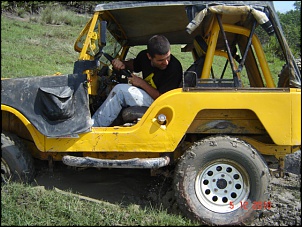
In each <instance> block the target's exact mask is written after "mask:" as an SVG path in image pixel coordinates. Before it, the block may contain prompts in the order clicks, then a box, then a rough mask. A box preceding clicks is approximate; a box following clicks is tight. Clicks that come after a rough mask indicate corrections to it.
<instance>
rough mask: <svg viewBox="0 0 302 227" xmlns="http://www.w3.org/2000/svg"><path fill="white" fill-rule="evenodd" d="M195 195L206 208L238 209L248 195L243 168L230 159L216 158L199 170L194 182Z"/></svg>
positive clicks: (246, 177)
mask: <svg viewBox="0 0 302 227" xmlns="http://www.w3.org/2000/svg"><path fill="white" fill-rule="evenodd" d="M195 189H196V195H197V197H198V199H199V200H200V202H201V203H202V204H203V205H204V206H205V207H206V208H208V209H210V210H212V211H214V212H219V213H227V212H230V211H234V210H235V209H238V208H239V207H240V205H241V204H242V202H244V201H246V199H247V197H248V195H249V177H248V174H247V173H246V171H245V169H244V168H243V167H242V166H240V165H238V163H235V162H233V161H230V160H216V161H215V162H214V163H213V162H212V163H210V164H209V165H208V166H206V167H205V168H204V169H203V170H201V171H200V172H199V173H198V175H197V178H196V182H195Z"/></svg>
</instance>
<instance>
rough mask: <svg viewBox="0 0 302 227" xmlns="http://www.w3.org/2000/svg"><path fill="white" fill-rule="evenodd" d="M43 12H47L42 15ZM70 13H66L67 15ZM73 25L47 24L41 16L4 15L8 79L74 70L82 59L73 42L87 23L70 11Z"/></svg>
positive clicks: (3, 57) (4, 74)
mask: <svg viewBox="0 0 302 227" xmlns="http://www.w3.org/2000/svg"><path fill="white" fill-rule="evenodd" d="M42 15H43V14H42ZM65 15H66V14H65ZM66 17H68V18H76V17H78V19H77V20H75V19H73V20H74V22H73V23H71V22H70V20H67V19H66V21H67V22H66V23H68V24H71V25H66V24H64V25H57V22H54V21H53V22H54V23H55V24H45V22H44V21H42V20H41V21H40V22H39V21H38V22H36V21H37V19H31V20H30V19H28V18H27V19H21V18H19V19H11V18H8V17H6V16H4V15H3V14H1V35H2V36H1V76H2V77H7V78H16V77H27V76H40V75H52V74H55V73H57V72H61V73H63V74H68V73H72V72H73V64H74V62H75V61H76V60H77V58H78V53H77V52H75V51H74V49H73V45H74V42H75V40H76V38H77V36H78V34H79V33H80V32H81V30H82V29H83V27H84V26H85V24H86V22H87V18H86V19H85V18H84V17H83V16H78V15H75V14H74V13H73V14H70V13H69V14H68V16H66Z"/></svg>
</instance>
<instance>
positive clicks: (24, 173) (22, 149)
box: [1, 132, 35, 183]
mask: <svg viewBox="0 0 302 227" xmlns="http://www.w3.org/2000/svg"><path fill="white" fill-rule="evenodd" d="M34 173H35V171H34V164H33V158H32V156H31V154H30V153H29V151H28V150H27V149H26V146H25V144H23V143H22V140H21V139H20V138H19V137H18V136H16V135H14V134H12V133H8V132H2V133H1V182H4V183H7V182H9V181H15V182H23V183H30V182H32V180H33V178H34Z"/></svg>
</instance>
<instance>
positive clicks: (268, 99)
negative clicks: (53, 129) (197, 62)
mask: <svg viewBox="0 0 302 227" xmlns="http://www.w3.org/2000/svg"><path fill="white" fill-rule="evenodd" d="M300 98H301V92H300V91H298V90H297V89H291V92H289V91H284V90H282V89H280V91H278V92H261V91H260V90H259V89H258V90H251V91H248V90H244V91H242V90H241V91H240V92H239V91H235V90H225V91H215V92H211V91H198V92H194V91H192V92H183V91H182V89H181V88H179V89H175V90H172V91H170V92H168V93H166V94H164V95H162V96H161V97H159V98H158V99H157V100H156V101H155V102H154V103H153V104H152V105H151V106H150V108H149V109H148V110H147V112H146V113H145V115H144V116H143V117H142V119H141V121H140V122H138V123H137V124H136V125H134V126H132V127H121V126H116V127H103V128H102V127H94V128H92V131H91V132H87V133H83V134H80V135H78V136H79V137H78V138H47V137H44V136H43V135H41V134H40V133H39V132H38V131H37V130H36V129H35V128H34V127H33V126H32V125H31V124H30V123H29V122H28V121H27V120H26V118H25V117H24V116H23V115H22V114H21V113H19V112H18V111H16V110H14V109H11V108H10V107H7V106H3V107H2V110H6V111H9V112H12V113H14V114H15V115H17V117H18V118H20V119H21V120H22V122H23V123H24V124H25V125H26V127H27V128H28V130H29V131H30V133H31V135H32V137H33V139H34V141H35V144H36V145H37V147H38V149H39V150H41V151H47V152H84V151H90V152H102V151H104V152H110V151H111V152H114V151H121V152H142V151H145V152H173V151H174V150H175V149H176V147H177V145H178V144H179V142H180V141H181V139H182V138H183V136H184V135H185V134H186V133H187V131H188V129H189V128H190V126H191V124H194V119H195V118H196V116H198V114H199V113H201V112H202V111H209V110H211V109H213V110H219V109H221V110H232V109H233V110H240V109H242V110H250V112H253V113H254V114H255V115H256V116H257V118H258V119H259V121H260V122H261V123H262V125H263V127H264V128H265V130H266V131H267V133H268V135H270V137H271V139H272V140H273V142H274V143H275V144H276V145H290V146H292V145H300V144H301V120H300V117H301V101H300ZM159 114H165V115H166V117H167V125H166V126H162V125H160V124H158V123H157V121H156V120H155V118H156V117H157V116H158V115H159ZM44 140H45V145H44V146H43V143H44Z"/></svg>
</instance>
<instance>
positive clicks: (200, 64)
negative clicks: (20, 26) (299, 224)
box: [1, 1, 301, 225]
mask: <svg viewBox="0 0 302 227" xmlns="http://www.w3.org/2000/svg"><path fill="white" fill-rule="evenodd" d="M154 34H162V35H165V36H166V37H167V38H168V39H169V41H170V43H171V45H178V46H179V48H180V49H181V51H182V52H183V54H184V55H185V54H187V53H185V52H190V53H192V55H191V56H192V60H191V63H192V65H191V66H190V67H187V68H186V69H184V73H183V81H182V83H181V84H180V85H179V88H177V89H174V90H171V91H169V92H167V93H164V94H163V95H161V96H160V97H159V98H157V99H156V100H155V101H154V102H153V104H152V105H151V106H150V107H147V108H146V107H127V108H124V109H123V110H122V111H121V114H120V116H119V117H118V118H117V119H116V121H115V122H114V124H113V125H111V126H109V127H91V116H92V114H93V113H94V112H95V111H96V109H97V108H98V107H99V106H100V105H101V104H102V102H103V101H104V100H105V98H106V96H107V95H108V93H109V91H110V90H111V89H112V87H113V86H114V85H116V84H117V83H126V82H127V78H126V77H127V76H128V75H127V74H128V72H127V71H124V72H120V71H116V70H114V69H113V68H112V65H111V59H112V58H117V57H118V58H120V59H122V60H124V59H129V58H133V57H134V56H135V54H133V53H137V49H138V48H140V47H146V44H147V41H148V39H149V38H150V37H151V36H152V35H154ZM271 39H274V41H275V43H277V44H276V45H278V46H279V48H280V49H279V51H280V53H281V55H282V56H280V57H279V58H280V59H281V60H283V61H284V64H283V65H281V66H280V67H279V68H277V67H278V65H277V64H275V63H274V62H273V61H272V60H271V59H272V58H269V56H268V55H267V51H266V50H269V47H267V46H265V44H267V43H268V42H269V40H271ZM74 49H75V51H77V52H79V58H78V60H76V61H75V63H74V71H73V72H71V73H70V74H68V75H49V76H41V77H25V78H15V79H2V80H1V110H2V133H1V149H2V151H1V154H2V158H1V176H2V180H3V181H8V180H10V179H11V180H18V179H19V180H22V181H25V182H28V181H31V180H32V179H33V178H34V169H35V168H34V166H33V161H32V160H33V159H41V160H48V161H49V163H50V164H51V163H52V162H53V161H63V163H65V164H66V165H69V166H74V167H97V168H149V169H151V170H160V169H164V168H170V167H171V168H172V169H174V174H175V175H174V189H175V196H176V200H177V201H178V205H179V207H180V209H181V210H182V211H183V213H184V215H185V216H187V217H189V218H191V219H194V220H198V221H200V222H201V223H205V224H210V225H225V224H229V225H231V224H242V223H246V221H247V220H248V219H249V218H251V217H253V215H254V214H256V213H257V212H256V211H257V210H263V209H270V206H271V204H270V201H269V198H268V196H269V191H267V187H268V185H269V179H270V174H271V172H270V170H271V169H270V165H271V163H273V162H274V161H278V170H279V171H280V174H281V175H282V174H283V173H284V171H283V168H284V158H285V155H286V154H291V153H293V152H295V151H297V150H299V149H300V147H301V74H300V70H299V69H298V67H297V65H296V63H295V59H294V57H293V55H292V53H291V50H290V48H289V46H288V44H287V42H286V39H285V37H284V34H283V32H282V28H281V26H280V22H279V19H278V16H277V14H276V12H275V10H274V6H273V3H272V2H268V1H253V2H249V1H244V2H243V1H238V2H236V1H233V2H232V1H226V2H222V1H216V2H208V1H174V2H172V1H169V2H164V1H161V2H142V1H137V2H136V1H133V2H130V1H128V2H114V3H107V4H99V5H97V6H96V8H95V12H94V14H93V16H92V17H91V19H90V20H89V21H88V23H87V25H86V26H85V27H84V29H83V30H82V31H81V33H80V35H79V37H78V38H77V39H76V42H75V45H74ZM135 51H136V52H135ZM172 54H173V52H172ZM186 56H187V55H186ZM180 61H182V59H180ZM276 68H277V69H276ZM2 76H4V75H2ZM174 167H175V168H174ZM150 172H152V171H150ZM259 204H260V205H259Z"/></svg>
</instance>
